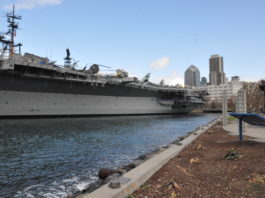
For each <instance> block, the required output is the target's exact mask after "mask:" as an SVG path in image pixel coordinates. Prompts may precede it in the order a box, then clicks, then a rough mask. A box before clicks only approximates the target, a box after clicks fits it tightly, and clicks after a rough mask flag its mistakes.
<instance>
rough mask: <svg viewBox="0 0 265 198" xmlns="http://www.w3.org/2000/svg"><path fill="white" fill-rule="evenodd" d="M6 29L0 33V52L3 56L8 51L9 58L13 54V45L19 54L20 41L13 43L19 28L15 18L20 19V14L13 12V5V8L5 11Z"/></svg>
mask: <svg viewBox="0 0 265 198" xmlns="http://www.w3.org/2000/svg"><path fill="white" fill-rule="evenodd" d="M6 18H7V23H8V31H7V32H5V33H3V34H1V35H0V42H1V43H2V48H3V49H2V54H1V56H5V55H6V53H7V52H8V56H9V58H12V57H13V56H14V54H15V47H19V54H21V46H22V44H21V43H18V44H15V37H16V33H17V30H18V29H19V23H18V22H17V20H21V16H19V15H16V14H15V5H13V10H12V11H11V12H8V13H6Z"/></svg>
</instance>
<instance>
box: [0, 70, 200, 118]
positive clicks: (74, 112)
mask: <svg viewBox="0 0 265 198" xmlns="http://www.w3.org/2000/svg"><path fill="white" fill-rule="evenodd" d="M164 94H165V93H164V92H161V91H159V90H155V89H150V88H147V87H145V86H142V85H141V86H136V85H126V84H125V85H123V84H101V83H96V82H84V81H78V80H75V79H73V80H69V79H68V80H65V79H58V78H51V77H45V76H36V75H24V74H20V73H17V72H9V71H7V72H0V118H3V117H24V116H25V117H36V116H40V117H49V116H51V117H52V116H57V117H65V116H99V115H144V114H175V113H188V112H190V111H192V110H193V109H195V108H197V107H198V106H199V105H200V104H201V103H199V104H197V103H192V102H190V103H189V102H187V101H184V102H180V103H178V106H177V107H173V106H172V105H166V104H163V103H161V102H159V101H158V99H159V98H160V97H161V95H164Z"/></svg>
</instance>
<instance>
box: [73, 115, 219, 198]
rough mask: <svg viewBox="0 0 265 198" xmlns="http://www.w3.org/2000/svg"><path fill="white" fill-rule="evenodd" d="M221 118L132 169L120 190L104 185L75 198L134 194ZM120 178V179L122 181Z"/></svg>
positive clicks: (122, 196)
mask: <svg viewBox="0 0 265 198" xmlns="http://www.w3.org/2000/svg"><path fill="white" fill-rule="evenodd" d="M220 119H221V117H218V118H217V119H215V120H213V121H211V122H210V123H208V124H207V125H205V126H202V127H199V128H198V129H196V130H195V131H193V132H192V133H189V135H188V136H187V137H186V138H184V139H183V140H180V141H177V143H176V144H171V145H170V146H169V148H168V149H166V150H164V151H163V152H161V153H159V154H156V155H154V156H153V157H152V158H150V159H148V160H147V161H145V162H144V163H142V164H141V165H139V166H138V167H136V168H134V169H132V170H131V171H129V172H127V173H126V174H124V175H123V176H122V178H123V179H124V180H127V181H128V182H127V183H125V184H122V185H121V187H120V188H116V189H112V188H110V187H109V184H106V185H104V186H102V187H100V188H99V189H97V190H95V191H93V192H92V193H87V194H82V195H79V196H78V197H77V198H124V197H126V196H128V195H130V194H131V193H132V192H134V191H135V190H136V189H137V188H138V187H140V186H141V185H142V184H143V183H145V182H146V181H147V180H148V179H149V178H150V177H151V176H152V175H153V174H154V173H155V172H156V171H158V170H159V169H160V168H161V167H162V166H163V165H165V164H166V163H167V162H168V161H169V160H170V159H172V158H173V157H175V156H176V155H177V154H178V153H179V152H180V151H181V150H182V149H183V148H184V147H186V146H187V145H189V144H190V143H191V142H193V141H194V140H195V139H196V138H197V137H198V135H200V134H202V133H203V132H205V131H206V130H207V129H208V128H210V127H211V126H212V125H214V124H215V123H216V122H218V121H220ZM122 178H121V179H122Z"/></svg>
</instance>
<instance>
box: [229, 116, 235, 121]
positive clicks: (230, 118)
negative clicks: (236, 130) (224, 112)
mask: <svg viewBox="0 0 265 198" xmlns="http://www.w3.org/2000/svg"><path fill="white" fill-rule="evenodd" d="M227 120H229V121H233V120H236V118H235V117H233V116H229V117H228V118H227Z"/></svg>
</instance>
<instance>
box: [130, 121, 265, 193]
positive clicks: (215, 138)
mask: <svg viewBox="0 0 265 198" xmlns="http://www.w3.org/2000/svg"><path fill="white" fill-rule="evenodd" d="M244 138H245V140H244V141H243V142H239V141H238V136H230V135H228V134H227V133H226V132H225V131H224V130H223V129H222V128H221V125H220V123H218V124H216V125H214V126H213V127H211V128H210V129H209V130H208V131H206V132H205V133H203V134H202V135H200V136H199V137H198V138H197V139H196V140H195V141H194V142H193V143H192V144H190V145H189V146H187V147H186V148H185V149H183V150H182V151H181V152H180V153H179V155H178V156H176V157H175V158H173V159H172V160H170V161H169V162H168V163H167V164H166V165H165V166H164V167H162V168H161V169H160V170H159V171H158V172H157V173H155V174H154V175H153V176H152V177H151V178H150V179H149V180H148V181H147V182H146V183H145V184H143V185H142V186H141V187H140V188H139V189H138V190H136V191H135V192H134V193H133V194H132V195H130V196H129V197H131V198H164V197H165V198H176V197H185V198H187V197H203V198H207V197H211V198H212V197H218V198H220V197H231V198H232V197H233V198H235V197H240V198H243V197H244V198H245V197H251V198H254V197H265V143H259V142H254V141H252V140H249V139H250V138H248V137H244ZM228 151H229V152H228Z"/></svg>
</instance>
